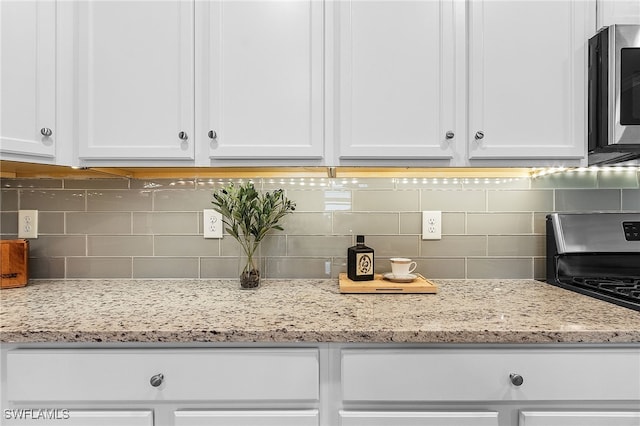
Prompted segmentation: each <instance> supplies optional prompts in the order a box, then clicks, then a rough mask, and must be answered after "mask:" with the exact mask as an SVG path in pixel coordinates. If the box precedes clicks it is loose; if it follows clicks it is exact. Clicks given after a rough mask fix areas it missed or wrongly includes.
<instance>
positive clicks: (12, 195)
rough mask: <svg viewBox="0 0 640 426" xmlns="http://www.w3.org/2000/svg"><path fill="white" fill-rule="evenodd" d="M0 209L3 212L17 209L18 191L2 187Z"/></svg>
mask: <svg viewBox="0 0 640 426" xmlns="http://www.w3.org/2000/svg"><path fill="white" fill-rule="evenodd" d="M0 209H2V211H3V212H7V211H17V210H18V191H16V190H13V189H3V190H1V191H0Z"/></svg>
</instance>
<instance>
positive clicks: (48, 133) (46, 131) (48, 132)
mask: <svg viewBox="0 0 640 426" xmlns="http://www.w3.org/2000/svg"><path fill="white" fill-rule="evenodd" d="M40 134H41V135H42V136H46V137H49V136H51V135H52V134H53V131H52V130H51V129H50V128H48V127H43V128H42V129H40Z"/></svg>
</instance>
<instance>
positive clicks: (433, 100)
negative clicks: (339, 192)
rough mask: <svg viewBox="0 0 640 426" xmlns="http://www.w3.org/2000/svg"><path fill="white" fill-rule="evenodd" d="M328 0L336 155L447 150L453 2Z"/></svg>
mask: <svg viewBox="0 0 640 426" xmlns="http://www.w3.org/2000/svg"><path fill="white" fill-rule="evenodd" d="M334 7H336V8H337V11H336V16H338V17H339V18H337V19H336V21H337V22H336V25H335V30H334V31H335V34H336V36H335V37H336V39H337V41H336V52H335V54H334V55H335V56H334V60H335V67H336V82H335V87H336V95H335V99H334V117H335V119H334V120H335V121H334V123H335V143H336V145H337V148H336V149H337V150H338V152H337V154H338V157H339V159H340V160H345V159H365V160H366V159H391V160H393V159H429V158H430V159H442V160H448V159H451V158H453V157H454V151H455V145H456V144H457V142H456V139H458V137H457V134H456V131H457V130H458V129H457V128H456V111H455V106H456V103H455V72H456V70H455V61H454V59H455V48H454V41H455V29H456V26H455V23H454V12H453V8H454V2H452V1H450V0H441V1H422V0H418V1H358V0H354V1H348V0H345V1H341V2H338V3H337V4H336V6H334ZM447 133H449V137H447ZM443 164H448V162H445V163H443Z"/></svg>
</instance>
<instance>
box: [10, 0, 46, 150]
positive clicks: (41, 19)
mask: <svg viewBox="0 0 640 426" xmlns="http://www.w3.org/2000/svg"><path fill="white" fill-rule="evenodd" d="M56 7H57V5H56V2H53V1H46V2H35V1H2V2H0V19H1V21H0V31H1V33H0V34H1V46H0V55H1V59H0V64H1V65H2V67H1V70H0V73H1V82H0V87H2V96H1V98H0V99H1V103H0V155H1V157H0V158H2V159H3V160H4V159H9V160H12V159H20V158H24V159H26V160H28V161H37V162H46V163H54V157H55V154H56V147H55V144H56V140H57V138H58V133H57V132H58V127H57V122H56V76H57V73H56Z"/></svg>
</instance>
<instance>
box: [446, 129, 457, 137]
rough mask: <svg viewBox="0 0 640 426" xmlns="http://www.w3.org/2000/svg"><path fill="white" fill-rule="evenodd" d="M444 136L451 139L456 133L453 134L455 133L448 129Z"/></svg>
mask: <svg viewBox="0 0 640 426" xmlns="http://www.w3.org/2000/svg"><path fill="white" fill-rule="evenodd" d="M445 136H446V138H447V139H453V138H454V137H455V136H456V134H455V133H453V131H451V130H449V131H448V132H447V133H446V134H445Z"/></svg>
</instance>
